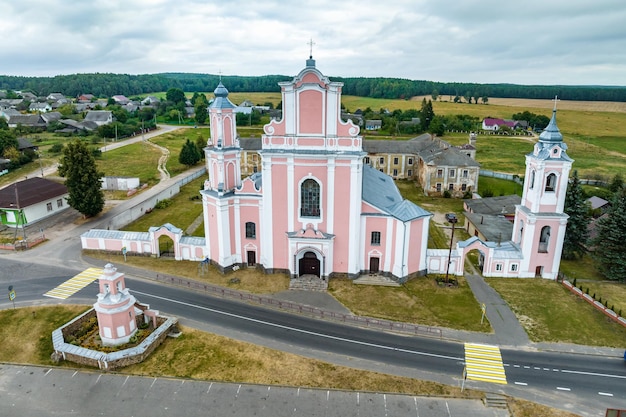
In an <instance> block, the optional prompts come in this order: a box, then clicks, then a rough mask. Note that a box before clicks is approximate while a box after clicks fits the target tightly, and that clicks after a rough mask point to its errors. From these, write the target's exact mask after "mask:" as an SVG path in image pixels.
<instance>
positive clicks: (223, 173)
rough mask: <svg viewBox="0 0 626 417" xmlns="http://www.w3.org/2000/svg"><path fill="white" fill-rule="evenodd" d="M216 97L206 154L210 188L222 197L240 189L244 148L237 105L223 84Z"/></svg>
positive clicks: (216, 90)
mask: <svg viewBox="0 0 626 417" xmlns="http://www.w3.org/2000/svg"><path fill="white" fill-rule="evenodd" d="M214 94H215V98H214V99H213V101H212V102H211V104H210V105H209V120H210V123H211V138H210V139H209V146H208V147H207V148H206V149H205V153H206V161H207V171H208V173H209V182H210V185H209V186H210V189H212V190H215V191H217V192H218V194H220V195H223V194H224V193H228V192H230V191H232V190H234V189H235V188H237V187H239V186H241V162H240V154H241V149H240V148H239V138H238V137H237V123H236V117H235V116H236V115H235V112H234V109H235V105H234V104H233V103H232V102H231V101H230V100H229V99H228V90H227V89H226V87H224V85H223V84H222V82H221V81H220V83H219V85H218V86H217V88H216V89H215V91H214ZM205 188H207V187H206V186H205Z"/></svg>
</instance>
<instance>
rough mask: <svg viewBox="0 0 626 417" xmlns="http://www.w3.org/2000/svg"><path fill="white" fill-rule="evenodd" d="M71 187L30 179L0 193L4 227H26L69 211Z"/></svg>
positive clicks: (41, 179) (0, 217)
mask: <svg viewBox="0 0 626 417" xmlns="http://www.w3.org/2000/svg"><path fill="white" fill-rule="evenodd" d="M68 196H69V194H68V191H67V187H66V186H65V185H63V184H59V183H57V182H54V181H50V180H47V179H45V178H39V177H34V178H28V179H26V180H24V181H19V182H16V183H14V184H11V185H9V186H8V187H5V188H3V189H1V190H0V224H3V225H6V226H9V227H22V226H26V225H29V224H32V223H35V222H37V221H39V220H41V219H43V218H46V217H48V216H52V215H55V214H57V213H59V212H61V211H63V210H65V209H67V208H69V205H68V204H67V201H66V199H67V197H68Z"/></svg>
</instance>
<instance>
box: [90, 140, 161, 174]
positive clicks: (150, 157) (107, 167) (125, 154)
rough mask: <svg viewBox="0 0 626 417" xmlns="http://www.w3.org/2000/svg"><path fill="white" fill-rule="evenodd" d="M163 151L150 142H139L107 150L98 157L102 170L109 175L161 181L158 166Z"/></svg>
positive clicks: (97, 160)
mask: <svg viewBox="0 0 626 417" xmlns="http://www.w3.org/2000/svg"><path fill="white" fill-rule="evenodd" d="M161 155H162V153H161V151H160V150H159V149H157V148H155V147H153V146H150V145H149V144H146V143H143V142H138V143H133V144H130V145H126V146H123V147H121V148H117V149H112V150H107V151H106V152H103V153H102V156H101V157H100V158H97V159H96V166H97V167H98V170H99V171H100V172H103V173H104V175H105V176H109V177H133V178H134V177H137V178H139V181H140V182H141V183H142V184H148V185H154V184H157V183H158V182H159V179H160V177H159V171H158V170H157V166H158V163H159V158H160V157H161Z"/></svg>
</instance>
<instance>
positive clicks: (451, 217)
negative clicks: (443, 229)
mask: <svg viewBox="0 0 626 417" xmlns="http://www.w3.org/2000/svg"><path fill="white" fill-rule="evenodd" d="M446 220H447V221H448V223H450V224H451V225H452V236H450V250H449V251H448V264H447V265H446V284H447V283H448V273H449V272H450V258H451V257H452V242H454V225H455V224H456V223H457V222H458V221H459V219H457V217H456V214H454V213H446Z"/></svg>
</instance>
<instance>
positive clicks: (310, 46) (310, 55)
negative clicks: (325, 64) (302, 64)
mask: <svg viewBox="0 0 626 417" xmlns="http://www.w3.org/2000/svg"><path fill="white" fill-rule="evenodd" d="M307 45H309V59H313V45H315V42H313V38H311V40H310V41H308V42H307Z"/></svg>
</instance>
